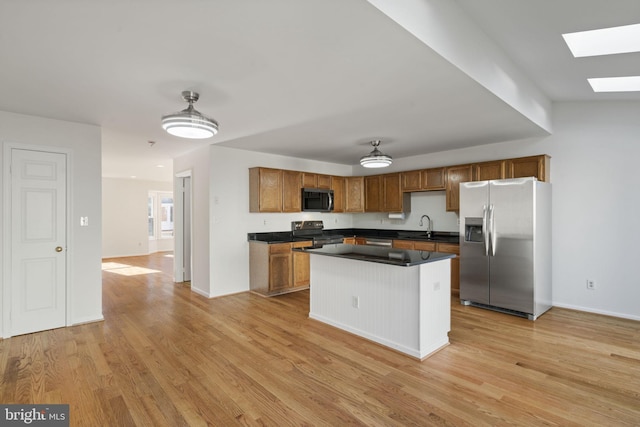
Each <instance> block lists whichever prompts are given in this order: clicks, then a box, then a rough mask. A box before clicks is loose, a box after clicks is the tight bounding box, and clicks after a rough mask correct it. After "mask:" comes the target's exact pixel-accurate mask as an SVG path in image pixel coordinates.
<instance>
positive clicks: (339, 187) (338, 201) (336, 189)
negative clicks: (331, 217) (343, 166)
mask: <svg viewBox="0 0 640 427" xmlns="http://www.w3.org/2000/svg"><path fill="white" fill-rule="evenodd" d="M344 181H345V180H344V177H342V176H332V177H331V189H332V190H333V211H334V212H344V210H345V197H344V196H345V184H344Z"/></svg>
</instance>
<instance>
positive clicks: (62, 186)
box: [10, 149, 67, 335]
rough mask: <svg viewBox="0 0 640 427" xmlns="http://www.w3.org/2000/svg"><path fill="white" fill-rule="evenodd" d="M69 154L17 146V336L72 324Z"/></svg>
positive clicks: (13, 174)
mask: <svg viewBox="0 0 640 427" xmlns="http://www.w3.org/2000/svg"><path fill="white" fill-rule="evenodd" d="M66 174H67V173H66V155H65V154H62V153H50V152H43V151H32V150H22V149H13V150H11V254H10V256H11V327H10V333H11V335H20V334H26V333H30V332H36V331H42V330H45V329H52V328H58V327H61V326H65V324H66V253H67V248H66V204H67V200H66V198H67V196H66V185H67V184H66Z"/></svg>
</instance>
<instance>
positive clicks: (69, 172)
mask: <svg viewBox="0 0 640 427" xmlns="http://www.w3.org/2000/svg"><path fill="white" fill-rule="evenodd" d="M13 149H17V150H31V151H42V152H45V153H56V154H64V155H65V157H66V172H65V175H66V176H65V184H66V188H65V191H66V194H65V197H66V213H67V215H66V216H67V218H66V221H65V222H66V224H65V226H66V235H65V247H66V266H65V267H66V269H67V271H66V274H65V293H66V301H65V303H66V307H65V326H71V325H72V323H71V319H73V306H72V304H71V302H72V301H73V298H72V293H73V283H72V281H73V275H72V274H71V272H72V271H73V261H72V260H73V246H72V245H71V244H70V243H71V242H73V227H72V218H74V214H73V192H72V188H73V186H72V181H73V176H74V174H73V149H69V148H63V147H56V146H50V145H36V144H22V143H17V142H3V153H2V155H3V159H4V160H3V173H2V179H3V188H2V200H3V203H2V207H3V209H2V230H3V236H4V237H3V240H4V242H3V247H2V250H3V257H2V271H3V274H2V278H1V280H2V281H1V282H0V288H1V290H2V292H1V293H2V312H3V313H2V318H1V319H0V322H2V324H1V325H0V332H1V334H2V338H9V337H11V261H12V259H11V235H12V229H11V173H10V169H11V158H12V156H11V150H13Z"/></svg>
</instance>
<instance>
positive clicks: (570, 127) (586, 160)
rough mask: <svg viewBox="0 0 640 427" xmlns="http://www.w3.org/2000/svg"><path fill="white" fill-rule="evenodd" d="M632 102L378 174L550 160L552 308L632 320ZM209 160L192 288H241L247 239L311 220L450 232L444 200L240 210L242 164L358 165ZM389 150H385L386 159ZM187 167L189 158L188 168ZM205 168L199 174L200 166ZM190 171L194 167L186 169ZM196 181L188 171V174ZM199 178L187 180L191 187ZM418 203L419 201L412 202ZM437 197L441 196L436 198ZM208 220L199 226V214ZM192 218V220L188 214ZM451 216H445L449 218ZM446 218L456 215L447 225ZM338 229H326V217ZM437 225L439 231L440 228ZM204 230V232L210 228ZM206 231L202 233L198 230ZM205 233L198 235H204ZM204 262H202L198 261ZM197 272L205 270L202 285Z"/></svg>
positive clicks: (218, 156)
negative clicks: (388, 216)
mask: <svg viewBox="0 0 640 427" xmlns="http://www.w3.org/2000/svg"><path fill="white" fill-rule="evenodd" d="M638 117H640V103H638V102H599V103H561V104H557V105H555V108H554V129H555V133H554V134H553V135H551V136H548V137H544V138H540V139H530V140H522V141H511V142H505V143H498V144H491V145H485V146H481V147H474V148H468V149H461V150H452V151H446V152H441V153H435V154H429V155H423V156H414V157H411V158H404V159H395V161H394V164H393V166H392V167H391V168H389V169H387V170H385V172H392V171H398V170H412V169H420V168H427V167H436V166H445V165H453V164H462V163H467V162H477V161H487V160H493V159H500V158H509V157H521V156H528V155H536V154H549V155H551V157H552V159H551V182H552V183H553V288H554V291H553V303H554V305H557V306H563V307H569V308H576V309H580V310H585V311H593V312H599V313H603V314H610V315H615V316H620V317H629V318H633V319H638V320H640V312H639V310H640V309H639V308H638V305H637V301H640V286H639V285H638V279H637V277H636V275H635V271H634V270H633V266H634V262H635V259H634V258H635V255H636V254H637V253H638V250H637V248H636V242H635V240H636V239H635V236H637V235H639V234H640V224H639V223H638V222H637V221H636V220H635V218H636V217H638V211H640V191H638V190H637V188H639V184H640V182H639V181H640V174H638V173H637V172H636V168H637V166H636V164H637V159H638V158H640V144H638V136H639V135H640V120H638ZM209 154H210V156H211V157H210V162H209V164H208V165H206V164H205V162H203V161H202V157H204V156H203V155H202V153H200V155H197V154H193V155H192V156H191V157H192V159H193V160H200V162H199V163H198V165H197V168H196V169H195V172H197V174H203V175H208V174H209V173H210V176H208V180H205V181H207V184H203V183H200V185H207V190H206V191H204V190H203V191H201V192H200V194H199V195H198V196H197V197H198V198H203V197H204V198H207V197H208V198H209V204H207V205H206V206H203V205H204V203H203V201H202V200H199V203H200V205H201V206H200V207H198V206H195V207H194V212H197V211H200V213H199V215H200V218H199V219H198V221H197V222H198V224H194V226H195V227H198V228H199V231H198V232H196V233H194V241H196V242H197V241H200V242H202V241H203V240H205V239H209V240H210V244H208V245H202V246H200V245H198V243H194V244H195V245H197V246H198V248H197V250H198V251H199V252H206V256H203V255H201V256H200V257H199V258H198V259H194V270H195V271H194V273H195V272H196V271H200V272H201V274H202V276H203V277H201V280H203V282H201V283H200V285H199V286H201V287H200V289H201V290H202V291H203V293H205V294H207V295H209V296H218V295H225V294H230V293H234V292H242V291H246V290H247V289H248V287H249V276H248V245H247V243H246V234H247V233H248V232H261V231H286V230H289V229H290V222H291V221H293V220H300V219H311V218H320V219H323V220H324V221H325V224H326V226H327V228H343V227H352V226H353V227H374V226H375V227H376V228H401V229H416V230H417V229H420V227H418V226H417V222H418V221H419V215H421V214H422V212H423V211H425V212H424V213H427V214H429V215H430V216H431V215H432V213H433V216H432V219H434V225H435V229H437V230H442V231H448V229H450V231H455V230H456V229H457V227H453V226H452V223H453V222H454V221H455V222H456V224H457V215H455V214H444V213H436V212H435V211H436V210H438V209H443V205H444V202H443V201H442V199H439V196H438V195H435V196H428V197H427V198H425V199H424V200H423V199H418V200H417V203H415V202H416V198H414V199H412V213H411V215H409V216H408V217H407V219H405V220H404V221H398V220H393V221H389V220H387V222H385V223H384V224H382V225H381V224H380V223H379V222H380V220H381V219H382V220H384V219H385V215H383V214H353V215H349V214H304V213H298V214H259V213H254V214H252V213H249V212H248V211H249V202H248V188H249V183H248V171H247V169H248V168H249V167H253V166H265V167H275V168H283V169H294V170H302V171H310V172H318V173H329V174H336V175H363V174H366V173H369V172H368V171H365V170H363V169H362V168H361V167H359V166H354V167H353V168H351V167H345V166H343V165H333V164H328V163H320V162H313V161H305V160H300V159H294V158H288V157H282V156H273V155H266V154H260V153H252V152H246V151H241V150H234V149H231V148H225V147H216V146H211V148H210V151H209ZM391 154H393V153H391ZM188 163H189V162H188V161H186V159H185V158H183V159H177V160H176V163H175V165H176V166H174V170H175V171H179V170H180V169H179V168H178V167H177V165H182V166H183V168H184V169H183V170H185V169H187V168H188V167H187V164H188ZM192 163H193V164H194V165H195V161H194V162H192ZM208 167H209V168H210V171H209V172H207V171H202V170H201V169H203V168H208ZM194 168H195V166H194ZM194 176H195V174H194ZM197 184H198V182H197V181H196V182H194V188H195V186H196V185H197ZM419 197H420V196H419ZM440 197H442V196H440ZM209 211H210V212H211V215H210V216H209V217H208V219H206V220H205V218H204V216H206V215H208V212H209ZM194 215H195V214H194ZM451 215H454V216H451ZM454 218H455V219H454ZM336 219H337V220H338V223H337V224H336V223H334V220H336ZM440 225H442V226H440ZM209 227H210V229H209ZM205 231H206V233H205ZM203 233H204V234H203ZM203 258H204V259H203ZM204 273H209V277H208V283H205V279H204V276H205V274H204ZM587 278H590V279H595V280H596V281H597V289H596V290H587V288H586V279H587Z"/></svg>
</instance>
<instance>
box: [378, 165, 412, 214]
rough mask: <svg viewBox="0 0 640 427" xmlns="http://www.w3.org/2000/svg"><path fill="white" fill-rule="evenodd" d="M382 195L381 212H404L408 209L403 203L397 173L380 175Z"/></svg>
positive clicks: (399, 178) (399, 179)
mask: <svg viewBox="0 0 640 427" xmlns="http://www.w3.org/2000/svg"><path fill="white" fill-rule="evenodd" d="M382 195H383V198H382V211H383V212H404V210H405V209H407V210H408V209H409V206H405V203H404V197H403V194H402V183H401V176H400V174H399V173H391V174H387V175H382ZM409 200H411V199H410V198H409Z"/></svg>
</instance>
